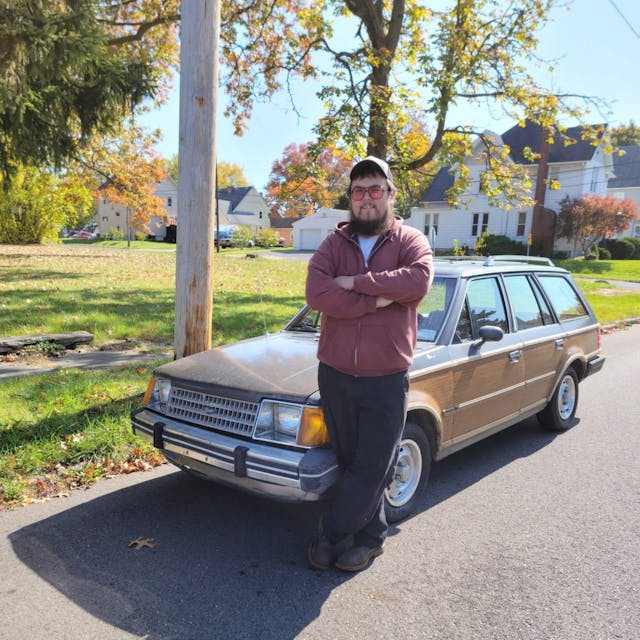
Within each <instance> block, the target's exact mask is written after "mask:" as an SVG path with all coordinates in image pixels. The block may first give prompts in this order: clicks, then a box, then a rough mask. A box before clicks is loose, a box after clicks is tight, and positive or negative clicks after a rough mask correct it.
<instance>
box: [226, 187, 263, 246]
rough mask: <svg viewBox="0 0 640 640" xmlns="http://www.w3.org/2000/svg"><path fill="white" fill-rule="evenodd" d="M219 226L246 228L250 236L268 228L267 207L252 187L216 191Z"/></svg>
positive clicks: (227, 188)
mask: <svg viewBox="0 0 640 640" xmlns="http://www.w3.org/2000/svg"><path fill="white" fill-rule="evenodd" d="M218 218H219V222H220V225H221V226H222V225H234V224H239V225H243V226H245V227H248V229H249V231H250V232H251V235H252V236H255V235H256V233H257V232H258V231H259V230H261V229H268V228H269V226H270V225H269V207H268V206H267V203H266V201H265V199H264V198H263V197H262V196H261V195H260V194H259V193H258V192H257V191H256V189H255V188H254V187H226V188H224V189H218Z"/></svg>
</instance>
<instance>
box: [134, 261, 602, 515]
mask: <svg viewBox="0 0 640 640" xmlns="http://www.w3.org/2000/svg"><path fill="white" fill-rule="evenodd" d="M515 259H516V258H512V259H511V260H515ZM418 312H419V316H418V344H417V348H416V352H415V359H414V363H413V366H412V367H411V369H410V379H411V384H410V390H409V404H408V413H407V419H406V424H405V427H404V433H403V436H402V441H401V446H400V450H399V453H398V460H397V464H396V470H395V475H394V478H393V481H392V483H391V485H390V486H389V487H388V489H387V490H386V493H385V506H386V511H387V516H388V518H389V520H390V521H397V520H400V519H402V518H405V517H406V516H408V515H410V514H411V513H412V512H413V511H414V510H415V509H416V508H417V507H418V506H419V505H420V504H421V503H422V501H423V499H424V497H425V495H426V489H427V483H428V476H429V469H430V465H431V462H432V460H440V459H442V458H444V457H445V456H447V455H449V454H451V453H453V452H455V451H458V450H459V449H462V448H463V447H466V446H468V445H470V444H472V443H474V442H477V441H479V440H481V439H483V438H486V437H488V436H490V435H492V434H494V433H496V432H497V431H500V430H501V429H505V428H506V427H509V426H511V425H513V424H515V423H517V422H520V421H521V420H523V419H525V418H527V417H529V416H534V415H536V416H537V417H538V420H539V422H540V423H541V425H542V426H543V427H546V428H549V429H553V430H557V431H564V430H566V429H568V428H569V427H571V426H572V425H573V423H574V417H575V413H576V410H577V407H578V397H579V394H578V389H579V383H580V381H581V380H583V379H584V378H585V377H587V376H589V375H591V374H593V373H596V372H597V371H600V369H601V368H602V366H603V364H604V360H605V359H604V357H603V356H602V355H601V353H600V347H601V345H600V326H599V324H598V322H597V320H596V318H595V317H594V315H593V312H592V310H591V309H590V307H589V305H588V303H587V302H586V300H585V298H584V296H583V295H582V293H581V292H580V290H579V288H578V287H577V286H576V284H575V282H574V281H573V279H572V277H571V275H570V274H569V272H568V271H565V270H564V269H560V268H557V267H555V266H553V265H552V264H551V263H550V261H547V263H544V264H539V263H538V264H533V263H518V262H515V261H507V260H500V259H487V260H483V259H478V258H475V259H473V258H470V259H469V258H468V259H462V260H454V259H451V260H443V259H439V260H436V261H435V279H434V282H433V285H432V288H431V290H430V292H429V293H428V295H427V296H425V298H424V299H423V300H422V302H421V303H420V305H419V307H418ZM320 327H321V317H320V313H319V312H317V311H314V310H313V309H310V308H309V307H304V308H303V309H302V310H301V311H300V312H299V313H298V314H297V315H296V316H295V317H294V318H293V319H292V320H291V321H290V322H289V323H288V324H287V325H286V327H285V328H284V329H283V330H282V331H281V332H279V333H277V334H275V335H266V336H263V337H258V338H252V339H249V340H244V341H241V342H238V343H235V344H230V345H227V346H223V347H219V348H216V349H212V350H210V351H206V352H203V353H198V354H195V355H192V356H189V357H186V358H182V359H180V360H177V361H174V362H171V363H168V364H165V365H163V366H161V367H159V368H158V369H157V370H156V371H155V372H154V374H153V376H152V378H151V380H150V382H149V385H148V389H147V392H146V394H145V398H144V405H143V407H141V408H139V409H137V410H135V411H134V412H133V413H132V425H133V430H134V432H135V433H137V434H139V435H140V436H142V437H144V438H147V439H149V440H151V441H152V442H153V444H154V445H155V446H156V447H157V448H159V449H161V450H162V451H163V452H164V455H165V456H166V458H167V459H168V460H169V461H170V462H172V463H173V464H175V465H177V466H178V467H180V468H182V469H184V470H186V471H188V472H190V473H193V474H195V475H198V476H201V477H203V478H207V479H209V480H213V481H215V482H219V483H222V484H225V485H230V486H233V487H237V488H239V489H242V490H245V491H249V492H254V493H258V494H262V495H267V496H271V497H273V498H277V499H282V500H291V501H303V500H317V499H319V498H321V497H322V496H323V494H324V493H325V492H326V491H327V490H328V489H329V488H330V487H331V486H332V485H333V484H334V483H335V481H336V479H337V478H338V475H339V469H338V465H337V462H336V458H335V455H334V452H333V449H332V448H331V446H330V444H329V442H328V436H327V432H326V427H325V424H324V419H323V414H322V410H321V408H320V396H319V392H318V387H317V378H316V374H317V365H316V348H317V342H318V336H319V332H320V330H321V329H320Z"/></svg>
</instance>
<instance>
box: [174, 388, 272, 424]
mask: <svg viewBox="0 0 640 640" xmlns="http://www.w3.org/2000/svg"><path fill="white" fill-rule="evenodd" d="M259 408H260V405H259V404H258V403H256V402H245V401H243V400H234V399H233V398H222V397H220V396H213V395H210V394H208V393H200V392H198V391H189V390H188V389H181V388H179V387H173V388H172V389H171V394H170V396H169V404H168V406H167V415H169V416H171V417H174V418H179V419H181V420H186V421H187V422H192V423H194V424H198V425H201V426H203V427H211V428H213V429H220V430H222V431H228V432H231V433H238V434H241V435H246V436H250V435H251V434H252V433H253V425H254V423H255V420H256V416H257V415H258V409H259Z"/></svg>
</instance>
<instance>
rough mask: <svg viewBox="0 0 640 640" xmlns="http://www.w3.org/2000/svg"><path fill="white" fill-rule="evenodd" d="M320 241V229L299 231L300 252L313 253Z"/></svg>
mask: <svg viewBox="0 0 640 640" xmlns="http://www.w3.org/2000/svg"><path fill="white" fill-rule="evenodd" d="M321 241H322V231H321V230H320V229H300V250H302V251H315V250H316V249H317V248H318V247H319V246H320V242H321Z"/></svg>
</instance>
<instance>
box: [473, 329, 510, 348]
mask: <svg viewBox="0 0 640 640" xmlns="http://www.w3.org/2000/svg"><path fill="white" fill-rule="evenodd" d="M478 333H479V334H480V340H477V341H476V342H474V343H473V348H474V349H479V348H480V347H481V346H482V345H483V344H484V343H485V342H499V341H500V340H502V338H504V331H503V330H502V329H501V328H500V327H494V326H493V325H490V324H488V325H486V326H484V327H480V329H479V331H478Z"/></svg>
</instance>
